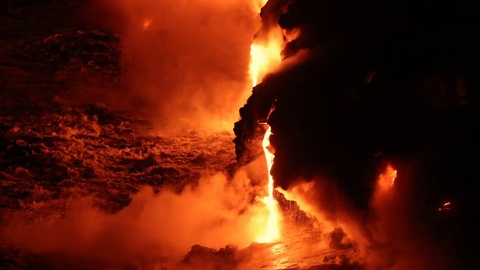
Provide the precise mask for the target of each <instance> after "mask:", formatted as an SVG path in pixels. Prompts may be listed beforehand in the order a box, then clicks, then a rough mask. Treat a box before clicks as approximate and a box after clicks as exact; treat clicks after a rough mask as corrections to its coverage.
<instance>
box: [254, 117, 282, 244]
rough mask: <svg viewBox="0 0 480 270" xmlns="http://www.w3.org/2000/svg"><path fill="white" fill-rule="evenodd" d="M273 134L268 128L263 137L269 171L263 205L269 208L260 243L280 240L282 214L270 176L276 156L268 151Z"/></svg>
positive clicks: (259, 238) (259, 239)
mask: <svg viewBox="0 0 480 270" xmlns="http://www.w3.org/2000/svg"><path fill="white" fill-rule="evenodd" d="M271 134H272V132H271V128H270V126H269V127H268V129H267V131H266V132H265V136H264V137H263V141H262V146H263V152H264V153H265V158H266V162H267V170H268V196H265V197H264V198H263V203H265V205H266V206H267V208H268V212H269V213H268V214H269V217H268V222H267V227H266V228H265V232H264V233H263V234H262V235H260V236H259V237H258V239H257V242H258V243H271V242H273V241H275V240H278V239H279V238H280V230H279V225H278V223H279V218H280V212H279V209H278V203H277V201H276V200H275V198H274V197H273V190H274V188H273V177H272V175H271V174H270V170H271V169H272V165H273V158H274V155H273V154H272V153H271V152H270V150H269V149H268V148H269V146H270V135H271Z"/></svg>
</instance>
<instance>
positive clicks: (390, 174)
mask: <svg viewBox="0 0 480 270" xmlns="http://www.w3.org/2000/svg"><path fill="white" fill-rule="evenodd" d="M396 178H397V170H395V169H394V168H393V167H392V166H391V165H388V166H387V168H386V169H385V171H384V172H383V173H381V174H380V176H379V177H378V183H377V184H378V187H379V188H380V189H381V190H388V189H390V188H391V187H392V186H393V185H394V184H395V179H396Z"/></svg>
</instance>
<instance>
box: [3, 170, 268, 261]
mask: <svg viewBox="0 0 480 270" xmlns="http://www.w3.org/2000/svg"><path fill="white" fill-rule="evenodd" d="M253 166H260V167H261V164H252V165H251V166H249V168H245V169H244V170H242V171H239V172H238V173H237V174H236V176H235V177H234V179H231V180H228V179H227V177H226V176H225V175H223V174H222V173H215V174H213V175H205V176H204V177H202V178H201V179H200V181H199V183H198V185H189V186H187V187H186V188H184V189H183V191H182V192H181V193H177V192H174V191H172V190H169V189H164V190H162V191H161V192H159V193H157V194H155V193H154V192H153V190H152V189H151V188H150V187H144V188H142V189H141V190H140V191H139V192H138V193H136V194H134V195H133V197H132V200H131V203H130V204H129V205H128V206H126V207H125V208H123V209H122V210H120V211H119V212H117V213H114V214H108V213H105V212H104V211H102V210H101V209H99V208H97V207H96V206H95V200H94V198H85V197H72V198H70V199H68V201H66V202H63V203H66V204H67V205H68V207H67V209H66V210H65V213H64V214H62V213H63V211H64V210H63V209H61V208H60V209H58V210H57V211H59V212H58V213H56V215H52V214H53V213H52V209H50V210H49V214H48V215H42V214H41V211H39V213H40V214H37V216H36V220H35V221H34V222H32V221H31V218H28V217H27V216H24V215H23V214H15V215H13V216H12V217H10V218H9V220H8V222H7V223H6V224H7V225H6V226H4V227H2V228H1V230H0V237H1V238H2V239H4V241H6V242H7V243H10V244H13V245H15V246H16V247H18V248H20V249H21V250H26V251H29V252H32V253H33V254H39V255H42V256H44V257H46V258H48V259H49V260H50V262H51V265H54V266H56V267H62V268H63V267H73V268H75V269H77V268H81V267H94V268H101V267H107V268H111V267H114V268H120V269H125V268H129V267H133V268H135V269H141V268H143V267H147V268H151V267H154V266H158V267H160V266H165V267H178V265H177V263H178V262H179V261H181V260H182V259H183V256H185V255H186V253H187V252H188V251H189V250H190V247H191V246H193V245H195V244H200V245H203V246H207V247H211V248H215V249H219V248H222V247H225V246H226V245H227V244H230V245H234V246H237V247H238V248H244V247H246V246H248V245H249V244H251V243H252V242H253V241H254V240H255V238H256V237H258V228H263V227H264V226H265V223H266V220H265V219H264V217H265V208H264V207H263V204H259V203H257V204H256V203H254V202H252V194H256V193H258V192H259V191H258V190H255V189H258V187H252V185H251V181H252V180H251V178H252V177H253V178H257V177H258V176H259V175H258V173H257V172H256V171H257V170H258V168H254V167H253ZM60 203H61V202H60ZM53 205H54V204H53ZM57 215H60V216H62V217H61V218H56V216H57Z"/></svg>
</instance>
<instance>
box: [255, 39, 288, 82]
mask: <svg viewBox="0 0 480 270" xmlns="http://www.w3.org/2000/svg"><path fill="white" fill-rule="evenodd" d="M280 53H281V43H279V42H276V40H272V41H269V42H268V44H266V45H261V44H255V43H253V44H252V45H251V46H250V56H251V61H250V67H249V68H250V78H251V80H252V86H256V85H257V84H258V83H259V81H258V80H259V78H263V76H265V75H266V74H267V73H268V72H269V71H271V69H272V68H273V67H275V66H277V65H278V64H279V63H280V61H281V58H280Z"/></svg>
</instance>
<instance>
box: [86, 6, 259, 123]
mask: <svg viewBox="0 0 480 270" xmlns="http://www.w3.org/2000/svg"><path fill="white" fill-rule="evenodd" d="M91 5H92V7H90V8H89V9H88V11H89V13H86V16H91V20H92V23H95V24H97V25H103V26H104V27H105V28H107V29H109V30H110V31H112V30H113V31H115V32H116V33H119V34H120V36H121V37H120V38H121V43H122V45H121V46H122V51H121V55H122V56H121V58H122V59H121V69H122V75H121V78H120V80H121V82H122V89H123V90H122V91H120V90H119V89H117V90H116V91H118V92H117V94H116V96H115V94H114V95H112V96H113V98H111V100H110V102H111V103H113V104H114V105H119V106H123V107H124V108H128V109H133V110H135V111H141V112H143V113H144V114H145V115H147V116H148V118H149V119H150V120H152V121H154V122H155V123H156V125H157V126H159V128H163V129H173V130H175V129H182V128H189V129H206V130H222V131H223V130H231V129H232V123H233V122H234V121H235V120H237V118H238V108H239V107H240V106H241V105H242V104H243V103H244V102H245V100H246V98H247V97H248V95H249V94H250V85H249V84H250V82H248V63H249V59H250V57H249V50H250V44H251V41H252V38H253V34H254V33H255V31H256V30H257V29H258V27H259V23H260V20H259V18H258V11H256V8H255V7H254V1H234V0H229V1H209V0H201V1H193V2H192V1H188V2H187V1H173V0H167V1H156V0H142V1H129V0H121V1H112V0H102V1H92V4H91Z"/></svg>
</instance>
